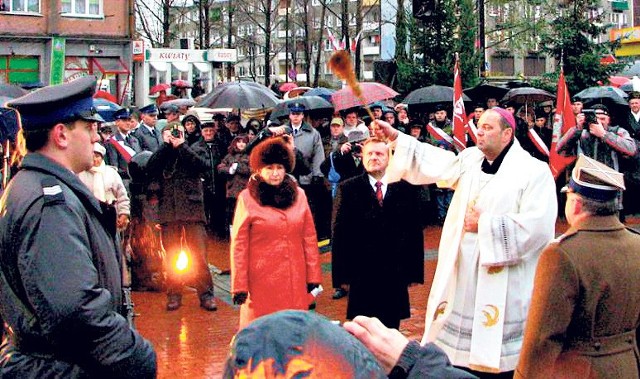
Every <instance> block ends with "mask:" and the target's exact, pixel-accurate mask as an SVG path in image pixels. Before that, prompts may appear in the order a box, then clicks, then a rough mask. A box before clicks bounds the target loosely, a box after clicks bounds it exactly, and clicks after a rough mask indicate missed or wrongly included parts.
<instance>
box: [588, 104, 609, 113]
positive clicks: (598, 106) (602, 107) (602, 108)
mask: <svg viewBox="0 0 640 379" xmlns="http://www.w3.org/2000/svg"><path fill="white" fill-rule="evenodd" d="M591 109H593V110H594V111H595V113H596V114H604V115H607V116H608V115H609V108H607V106H606V105H604V104H595V105H593V106H591Z"/></svg>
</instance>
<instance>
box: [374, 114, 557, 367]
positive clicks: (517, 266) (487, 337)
mask: <svg viewBox="0 0 640 379" xmlns="http://www.w3.org/2000/svg"><path fill="white" fill-rule="evenodd" d="M375 128H376V134H377V135H378V136H379V137H386V138H388V139H389V140H391V141H392V142H391V144H390V145H391V148H392V149H394V150H395V151H394V153H393V157H392V158H391V161H390V163H389V167H388V169H387V174H388V176H389V179H390V181H396V180H400V179H404V180H407V181H408V182H410V183H414V184H430V183H438V185H439V186H445V187H450V188H453V189H455V193H454V196H453V200H452V202H451V206H450V207H449V211H448V214H447V217H446V220H445V223H444V226H443V229H442V237H441V240H440V247H439V250H438V266H437V269H436V273H435V278H434V280H433V284H432V287H431V291H430V294H429V301H428V303H427V313H426V321H425V333H424V337H423V340H422V343H423V344H425V343H427V342H434V343H435V344H436V345H437V346H439V347H440V348H442V349H443V350H444V351H445V352H446V353H447V355H448V357H449V359H450V360H451V362H452V363H453V365H455V366H459V367H463V368H466V369H467V370H470V371H471V372H472V373H475V374H476V375H479V376H482V377H484V376H485V375H484V374H491V373H493V374H498V373H503V374H507V375H509V372H511V371H513V370H514V369H515V367H516V365H517V362H518V357H519V354H520V349H521V346H522V340H523V335H524V325H525V321H526V316H527V311H528V309H529V302H530V299H531V291H532V288H533V278H534V274H535V269H536V264H537V261H538V256H539V254H540V252H541V250H542V248H544V247H545V246H546V244H547V243H548V242H549V241H550V240H551V239H552V238H553V237H554V231H555V219H556V215H557V200H556V188H555V183H554V180H553V177H552V176H551V171H550V170H549V166H547V164H545V163H544V162H542V161H539V160H537V159H535V158H533V157H532V156H531V155H529V153H527V152H526V151H525V150H523V149H522V148H521V147H520V144H519V143H518V141H517V140H516V139H514V138H513V137H514V129H515V120H514V118H513V115H511V114H510V113H509V112H507V111H506V110H504V109H501V108H492V109H490V110H487V111H486V112H485V113H484V114H483V115H482V117H481V118H480V120H479V122H478V135H477V137H478V138H477V146H475V147H470V148H467V149H465V150H463V151H462V152H461V153H460V154H458V155H455V154H454V153H453V152H450V151H446V150H443V149H439V148H437V147H433V146H431V145H428V144H426V143H420V142H418V141H417V140H416V139H415V138H413V137H410V136H407V135H405V134H403V133H400V132H398V131H397V130H394V129H392V128H391V127H390V126H389V125H388V124H386V123H384V122H382V121H377V125H376V126H375ZM489 377H491V375H489Z"/></svg>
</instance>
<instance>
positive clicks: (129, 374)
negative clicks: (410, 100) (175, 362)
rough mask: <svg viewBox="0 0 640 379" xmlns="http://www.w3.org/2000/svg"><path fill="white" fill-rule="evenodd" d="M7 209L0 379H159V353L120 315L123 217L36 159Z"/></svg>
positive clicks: (0, 252) (0, 276)
mask: <svg viewBox="0 0 640 379" xmlns="http://www.w3.org/2000/svg"><path fill="white" fill-rule="evenodd" d="M0 211H1V216H0V268H1V271H0V314H1V315H2V318H3V319H4V321H5V322H6V323H7V324H8V326H9V328H8V329H7V332H8V333H9V338H8V340H7V342H6V343H5V344H4V345H3V346H2V350H1V351H0V360H1V363H0V366H1V369H0V377H2V378H48V377H64V378H78V377H113V378H115V377H118V378H152V377H155V375H156V355H155V353H154V351H153V348H152V347H151V345H150V343H149V342H148V341H146V340H145V339H143V338H142V337H141V336H140V335H139V334H138V333H137V332H136V331H135V330H133V329H131V328H130V327H129V325H128V323H127V320H126V319H125V318H124V317H123V316H122V315H121V314H120V313H119V311H120V308H121V304H122V288H121V272H120V262H119V256H120V254H119V253H118V248H117V247H116V244H115V242H114V241H115V239H114V235H115V213H114V212H113V211H109V210H108V208H107V207H106V206H102V205H101V204H100V203H98V201H97V200H96V199H95V198H94V196H93V195H92V194H91V193H90V192H89V190H88V188H87V187H85V186H84V185H83V184H82V182H81V181H80V179H78V177H76V176H75V175H73V173H72V172H71V171H69V170H67V169H65V168H64V167H62V166H60V165H59V164H57V163H56V162H54V161H52V160H50V159H49V158H47V157H45V156H43V155H41V154H38V153H29V154H27V156H26V157H25V158H24V161H23V163H22V170H21V171H20V172H18V174H17V175H16V176H15V177H14V178H13V180H12V181H11V183H10V185H9V186H8V187H7V190H6V191H5V193H4V194H3V196H2V201H1V210H0Z"/></svg>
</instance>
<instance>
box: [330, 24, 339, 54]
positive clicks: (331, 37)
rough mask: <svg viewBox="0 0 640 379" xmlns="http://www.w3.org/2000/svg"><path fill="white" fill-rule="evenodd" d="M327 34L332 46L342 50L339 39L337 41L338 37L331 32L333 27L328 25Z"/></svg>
mask: <svg viewBox="0 0 640 379" xmlns="http://www.w3.org/2000/svg"><path fill="white" fill-rule="evenodd" d="M327 36H328V37H329V42H331V46H333V50H340V45H339V44H338V41H336V37H335V36H334V35H333V33H331V29H329V27H328V26H327Z"/></svg>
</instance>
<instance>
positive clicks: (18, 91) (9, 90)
mask: <svg viewBox="0 0 640 379" xmlns="http://www.w3.org/2000/svg"><path fill="white" fill-rule="evenodd" d="M26 94H27V91H25V90H23V89H22V88H20V87H18V86H16V85H13V84H0V96H5V97H9V98H11V99H15V98H17V97H20V96H24V95H26Z"/></svg>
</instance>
